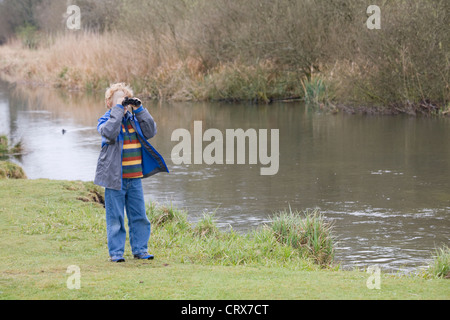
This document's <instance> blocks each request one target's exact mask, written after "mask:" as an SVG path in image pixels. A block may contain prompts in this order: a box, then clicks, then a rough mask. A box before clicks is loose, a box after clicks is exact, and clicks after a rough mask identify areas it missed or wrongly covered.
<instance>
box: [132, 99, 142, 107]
mask: <svg viewBox="0 0 450 320" xmlns="http://www.w3.org/2000/svg"><path fill="white" fill-rule="evenodd" d="M133 99H136V100H137V101H139V105H138V106H134V105H133V106H132V107H133V110H137V109H139V108H140V106H141V105H142V101H141V100H140V99H138V98H136V97H135V98H133Z"/></svg>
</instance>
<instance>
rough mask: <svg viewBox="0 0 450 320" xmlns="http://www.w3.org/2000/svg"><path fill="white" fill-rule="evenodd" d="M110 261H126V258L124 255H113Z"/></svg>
mask: <svg viewBox="0 0 450 320" xmlns="http://www.w3.org/2000/svg"><path fill="white" fill-rule="evenodd" d="M109 261H111V262H125V259H124V258H123V257H114V258H113V257H111V258H110V259H109Z"/></svg>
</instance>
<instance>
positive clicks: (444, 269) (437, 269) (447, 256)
mask: <svg viewBox="0 0 450 320" xmlns="http://www.w3.org/2000/svg"><path fill="white" fill-rule="evenodd" d="M427 276H429V277H435V278H446V279H450V248H449V247H447V246H444V247H442V248H439V249H436V252H435V255H434V256H433V261H432V262H431V264H430V266H429V268H428V270H427Z"/></svg>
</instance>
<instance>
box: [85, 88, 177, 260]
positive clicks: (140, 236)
mask: <svg viewBox="0 0 450 320" xmlns="http://www.w3.org/2000/svg"><path fill="white" fill-rule="evenodd" d="M126 97H127V98H132V97H133V91H132V89H131V88H130V87H129V86H128V85H126V84H124V83H116V84H113V85H111V86H110V87H109V88H108V89H107V90H106V93H105V102H106V107H107V108H108V109H109V110H108V111H107V112H106V113H105V115H103V116H102V117H101V118H100V119H99V120H98V125H97V131H98V132H99V133H100V134H101V136H102V149H101V152H100V156H99V158H98V162H97V170H96V173H95V179H94V183H95V184H96V185H99V186H102V187H105V209H106V232H107V239H108V251H109V255H110V261H113V262H124V261H125V259H124V250H125V240H126V230H125V223H124V209H125V210H126V212H127V218H128V227H129V238H130V245H131V250H132V253H133V255H134V258H136V259H153V258H154V257H153V255H151V254H149V253H148V241H149V239H150V232H151V225H150V221H149V220H148V218H147V214H146V210H145V201H144V193H143V189H142V179H143V178H147V177H149V176H152V175H154V174H156V173H159V172H169V170H168V168H167V166H166V164H165V162H164V159H163V157H162V156H161V155H160V154H159V153H158V152H157V151H156V150H155V149H154V148H153V147H152V145H151V144H150V143H149V142H148V141H147V140H149V139H151V138H152V137H153V136H155V134H156V123H155V121H154V120H153V117H152V116H151V115H150V113H149V112H148V111H147V109H145V108H144V107H143V106H142V103H141V101H140V100H139V99H137V102H138V104H139V105H138V106H135V105H132V104H130V105H122V103H123V102H124V99H125V98H126ZM134 99H136V98H134ZM125 101H126V100H125Z"/></svg>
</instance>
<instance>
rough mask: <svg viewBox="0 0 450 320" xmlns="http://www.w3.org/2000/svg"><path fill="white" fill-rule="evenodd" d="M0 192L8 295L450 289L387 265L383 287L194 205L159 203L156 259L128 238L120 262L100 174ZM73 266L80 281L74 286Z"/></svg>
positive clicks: (274, 295) (241, 295)
mask: <svg viewBox="0 0 450 320" xmlns="http://www.w3.org/2000/svg"><path fill="white" fill-rule="evenodd" d="M0 198H1V199H2V201H1V205H0V229H1V230H0V247H1V250H0V255H1V256H0V258H1V260H0V261H1V262H0V272H1V275H2V276H1V278H0V288H1V289H0V291H1V292H0V298H1V299H14V298H16V299H449V298H450V287H449V286H448V280H446V279H438V278H434V277H431V278H428V277H419V276H394V275H387V274H382V275H381V289H380V290H369V289H368V288H367V286H366V281H367V279H368V274H366V273H364V272H356V271H355V272H348V271H338V270H337V269H336V268H329V267H328V268H321V267H320V266H319V265H318V264H317V263H315V261H314V259H313V258H312V256H309V255H307V254H305V252H302V250H298V249H297V248H295V246H293V245H291V244H292V243H293V242H292V241H290V242H291V243H289V242H284V241H279V240H280V239H278V238H277V237H274V232H273V230H274V229H270V228H269V229H265V231H260V232H256V231H255V232H254V233H251V234H249V235H245V236H244V235H238V234H236V233H234V232H232V231H229V232H219V230H217V228H216V227H215V226H214V223H213V221H212V220H211V219H210V217H205V219H203V220H202V221H201V222H200V223H199V224H196V225H194V226H192V225H190V224H189V223H188V222H187V221H186V219H185V218H186V216H185V215H186V213H184V212H182V211H180V210H178V209H175V208H172V207H170V206H165V205H156V204H155V203H151V202H149V204H148V215H149V218H150V219H151V220H152V222H153V227H152V237H151V241H150V250H151V252H152V253H154V254H155V257H156V258H155V260H153V261H135V260H133V259H132V257H131V253H130V248H129V245H128V244H127V247H126V253H125V259H126V260H127V261H126V262H125V263H122V264H114V263H111V262H109V261H108V254H107V244H106V231H105V218H104V208H103V205H102V204H101V202H102V194H101V192H99V189H98V188H96V187H95V186H94V185H93V184H92V183H83V182H76V181H74V182H69V181H52V180H0ZM285 214H288V212H286V213H285ZM277 230H279V229H277ZM279 234H280V235H281V234H282V233H281V232H280V233H279ZM256 237H259V238H258V239H257V238H256ZM279 238H282V237H281V236H280V237H279ZM291 240H292V239H291ZM300 243H301V241H300ZM71 265H76V266H78V267H79V268H80V270H81V289H80V290H69V289H67V286H66V282H67V279H68V277H69V276H70V274H68V273H66V271H67V268H68V267H69V266H71Z"/></svg>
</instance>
